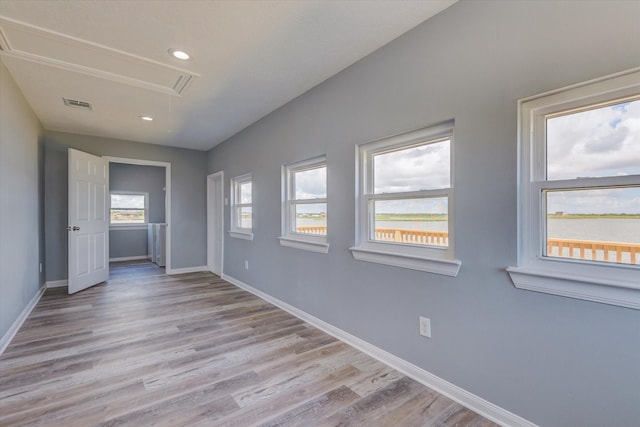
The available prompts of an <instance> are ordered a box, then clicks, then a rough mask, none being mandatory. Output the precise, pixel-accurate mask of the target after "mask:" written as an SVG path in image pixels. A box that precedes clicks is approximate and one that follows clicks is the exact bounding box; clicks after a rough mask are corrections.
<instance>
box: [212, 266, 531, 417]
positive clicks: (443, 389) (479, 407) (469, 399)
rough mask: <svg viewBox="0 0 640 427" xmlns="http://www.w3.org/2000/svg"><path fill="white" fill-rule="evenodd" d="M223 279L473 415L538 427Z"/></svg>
mask: <svg viewBox="0 0 640 427" xmlns="http://www.w3.org/2000/svg"><path fill="white" fill-rule="evenodd" d="M222 278H223V279H224V280H226V281H228V282H230V283H232V284H234V285H236V286H238V287H239V288H242V289H244V290H246V291H248V292H251V293H252V294H254V295H256V296H258V297H260V298H262V299H264V300H265V301H268V302H270V303H271V304H273V305H275V306H276V307H279V308H281V309H283V310H284V311H286V312H288V313H290V314H292V315H294V316H296V317H298V318H299V319H302V320H304V321H305V322H307V323H310V324H311V325H313V326H315V327H316V328H318V329H320V330H322V331H324V332H326V333H328V334H329V335H332V336H333V337H335V338H337V339H339V340H340V341H343V342H345V343H347V344H349V345H351V346H352V347H355V348H357V349H358V350H360V351H362V352H363V353H366V354H368V355H369V356H371V357H373V358H374V359H377V360H379V361H380V362H382V363H384V364H386V365H388V366H390V367H392V368H394V369H396V370H397V371H399V372H401V373H403V374H404V375H406V376H408V377H409V378H412V379H414V380H416V381H418V382H420V383H422V384H424V385H426V386H427V387H429V388H432V389H433V390H435V391H437V392H438V393H441V394H443V395H445V396H447V397H448V398H450V399H451V400H453V401H455V402H458V403H459V404H461V405H463V406H465V407H467V408H469V409H471V410H472V411H474V412H476V413H478V414H480V415H482V416H483V417H485V418H487V419H489V420H491V421H493V422H495V423H498V424H500V425H503V426H513V427H536V425H535V424H533V423H531V422H530V421H527V420H525V419H524V418H522V417H519V416H518V415H516V414H513V413H511V412H509V411H507V410H506V409H503V408H501V407H499V406H497V405H494V404H493V403H491V402H488V401H486V400H484V399H483V398H481V397H479V396H476V395H475V394H473V393H470V392H468V391H466V390H465V389H463V388H461V387H458V386H457V385H455V384H452V383H450V382H448V381H445V380H443V379H442V378H440V377H438V376H436V375H434V374H432V373H430V372H428V371H425V370H424V369H422V368H420V367H418V366H416V365H414V364H412V363H409V362H407V361H406V360H404V359H401V358H399V357H398V356H395V355H393V354H391V353H389V352H386V351H384V350H382V349H381V348H379V347H376V346H374V345H373V344H370V343H368V342H366V341H364V340H362V339H360V338H358V337H356V336H355V335H351V334H349V333H348V332H345V331H343V330H342V329H339V328H337V327H335V326H333V325H331V324H329V323H327V322H325V321H324V320H320V319H318V318H317V317H315V316H312V315H311V314H309V313H307V312H305V311H302V310H300V309H298V308H296V307H294V306H292V305H290V304H287V303H286V302H284V301H281V300H279V299H277V298H275V297H272V296H271V295H268V294H266V293H264V292H262V291H260V290H258V289H256V288H254V287H252V286H250V285H247V284H246V283H244V282H241V281H240V280H238V279H235V278H234V277H232V276H229V275H227V274H223V275H222Z"/></svg>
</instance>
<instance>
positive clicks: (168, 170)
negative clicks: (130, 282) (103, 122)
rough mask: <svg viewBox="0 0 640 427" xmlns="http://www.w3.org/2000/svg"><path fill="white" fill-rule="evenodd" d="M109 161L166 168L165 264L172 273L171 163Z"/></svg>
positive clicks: (119, 159) (133, 160) (110, 161)
mask: <svg viewBox="0 0 640 427" xmlns="http://www.w3.org/2000/svg"><path fill="white" fill-rule="evenodd" d="M104 158H105V159H106V160H108V161H109V163H124V164H129V165H138V166H159V167H163V168H164V170H165V174H164V176H165V179H164V184H165V223H166V224H167V225H166V240H165V251H166V257H165V265H166V267H165V268H166V273H167V274H171V271H172V270H171V234H172V233H171V230H172V229H171V163H168V162H157V161H153V160H140V159H127V158H122V157H109V156H105V157H104Z"/></svg>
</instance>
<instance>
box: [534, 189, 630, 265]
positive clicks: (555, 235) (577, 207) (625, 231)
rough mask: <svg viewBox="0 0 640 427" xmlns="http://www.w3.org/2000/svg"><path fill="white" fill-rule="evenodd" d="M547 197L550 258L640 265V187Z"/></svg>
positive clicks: (553, 193)
mask: <svg viewBox="0 0 640 427" xmlns="http://www.w3.org/2000/svg"><path fill="white" fill-rule="evenodd" d="M545 195H546V202H547V226H546V228H547V242H546V252H545V254H546V256H549V257H559V258H573V259H584V260H593V261H604V262H610V263H623V264H640V187H628V188H600V189H592V190H561V191H548V192H545Z"/></svg>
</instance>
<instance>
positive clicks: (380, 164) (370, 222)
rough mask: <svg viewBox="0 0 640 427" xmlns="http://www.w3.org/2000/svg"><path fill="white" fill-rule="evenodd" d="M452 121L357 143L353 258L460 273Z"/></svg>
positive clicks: (446, 273) (452, 274)
mask: <svg viewBox="0 0 640 427" xmlns="http://www.w3.org/2000/svg"><path fill="white" fill-rule="evenodd" d="M452 149H453V121H451V122H447V123H444V124H442V125H438V126H433V127H430V128H426V129H421V130H418V131H414V132H409V133H405V134H402V135H398V136H394V137H390V138H385V139H382V140H379V141H374V142H370V143H367V144H362V145H360V146H359V147H358V152H357V155H358V169H359V170H358V178H359V179H358V189H359V191H358V204H357V210H358V212H357V216H356V220H357V227H356V230H357V235H356V246H354V247H353V248H351V251H352V253H353V256H354V258H356V259H358V260H362V261H369V262H377V263H381V264H387V265H393V266H396V267H405V268H411V269H414V270H421V271H429V272H432V273H438V274H444V275H449V276H456V275H457V274H458V271H459V269H460V264H461V263H460V261H458V260H455V259H454V251H453V224H452V222H451V221H449V218H450V217H452V216H453V179H452V176H453V174H452V164H453V161H452V154H451V153H452Z"/></svg>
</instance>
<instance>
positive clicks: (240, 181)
mask: <svg viewBox="0 0 640 427" xmlns="http://www.w3.org/2000/svg"><path fill="white" fill-rule="evenodd" d="M252 202H253V182H252V180H251V174H247V175H242V176H238V177H235V178H232V179H231V235H232V236H234V237H245V236H243V235H246V236H249V237H252V234H251V232H252V230H253V205H252Z"/></svg>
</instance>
